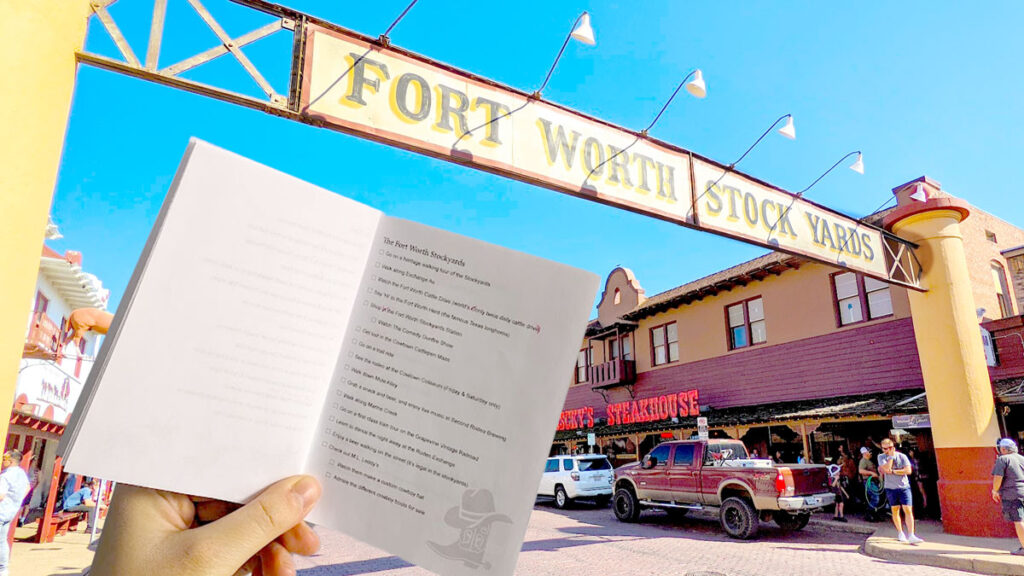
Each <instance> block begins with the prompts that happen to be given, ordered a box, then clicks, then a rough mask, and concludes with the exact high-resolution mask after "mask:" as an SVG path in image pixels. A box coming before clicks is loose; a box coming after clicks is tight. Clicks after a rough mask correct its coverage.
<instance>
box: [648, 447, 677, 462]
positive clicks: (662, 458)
mask: <svg viewBox="0 0 1024 576" xmlns="http://www.w3.org/2000/svg"><path fill="white" fill-rule="evenodd" d="M671 449H672V447H671V446H669V445H668V444H662V445H661V446H658V447H657V448H655V449H654V450H652V451H651V454H650V457H651V459H652V460H653V459H655V458H657V459H658V461H657V464H655V465H656V466H666V465H667V464H668V451H669V450H671Z"/></svg>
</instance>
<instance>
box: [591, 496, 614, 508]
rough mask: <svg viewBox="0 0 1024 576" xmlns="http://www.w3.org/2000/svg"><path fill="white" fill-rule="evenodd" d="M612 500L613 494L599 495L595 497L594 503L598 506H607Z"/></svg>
mask: <svg viewBox="0 0 1024 576" xmlns="http://www.w3.org/2000/svg"><path fill="white" fill-rule="evenodd" d="M611 501H612V497H611V496H598V497H597V498H594V504H597V507H598V508H607V507H608V503H609V502H611Z"/></svg>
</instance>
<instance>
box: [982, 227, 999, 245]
mask: <svg viewBox="0 0 1024 576" xmlns="http://www.w3.org/2000/svg"><path fill="white" fill-rule="evenodd" d="M985 240H988V241H989V242H991V243H993V244H998V243H999V241H998V240H996V233H995V232H992V231H991V230H985Z"/></svg>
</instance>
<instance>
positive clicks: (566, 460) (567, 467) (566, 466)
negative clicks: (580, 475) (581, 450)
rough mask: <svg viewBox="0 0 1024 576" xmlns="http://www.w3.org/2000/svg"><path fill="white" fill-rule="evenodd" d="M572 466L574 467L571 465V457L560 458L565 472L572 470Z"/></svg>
mask: <svg viewBox="0 0 1024 576" xmlns="http://www.w3.org/2000/svg"><path fill="white" fill-rule="evenodd" d="M574 468H575V467H574V466H573V459H572V458H563V459H562V470H564V471H566V472H569V471H571V470H573V469H574Z"/></svg>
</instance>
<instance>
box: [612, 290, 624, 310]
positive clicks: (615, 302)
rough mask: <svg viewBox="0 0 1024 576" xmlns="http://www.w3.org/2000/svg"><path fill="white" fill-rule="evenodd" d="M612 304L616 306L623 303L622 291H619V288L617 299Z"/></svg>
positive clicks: (616, 292) (616, 293)
mask: <svg viewBox="0 0 1024 576" xmlns="http://www.w3.org/2000/svg"><path fill="white" fill-rule="evenodd" d="M612 303H613V304H615V305H616V306H618V305H619V304H621V303H622V291H621V290H619V289H618V288H616V289H615V297H614V299H613V300H612Z"/></svg>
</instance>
